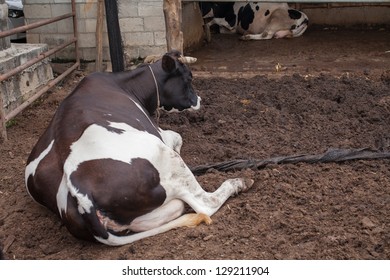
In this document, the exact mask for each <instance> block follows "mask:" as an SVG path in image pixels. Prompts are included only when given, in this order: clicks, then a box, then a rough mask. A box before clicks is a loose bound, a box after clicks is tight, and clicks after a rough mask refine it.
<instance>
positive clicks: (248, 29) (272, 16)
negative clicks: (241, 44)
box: [199, 2, 309, 41]
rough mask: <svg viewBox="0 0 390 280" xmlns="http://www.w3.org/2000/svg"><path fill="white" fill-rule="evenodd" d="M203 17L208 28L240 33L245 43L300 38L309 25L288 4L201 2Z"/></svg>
mask: <svg viewBox="0 0 390 280" xmlns="http://www.w3.org/2000/svg"><path fill="white" fill-rule="evenodd" d="M199 5H200V7H201V11H202V16H203V18H204V19H205V20H209V21H208V22H207V24H206V25H205V27H206V35H207V40H208V41H210V39H211V36H210V27H211V26H212V25H214V24H216V25H218V26H219V32H220V33H239V34H242V37H241V39H242V40H264V39H272V38H292V37H298V36H301V35H302V34H303V33H304V32H305V30H306V28H307V25H308V23H309V20H308V17H307V16H306V15H305V14H304V13H302V12H300V11H298V10H295V9H291V8H290V7H289V6H288V4H287V3H260V2H250V3H243V2H200V3H199Z"/></svg>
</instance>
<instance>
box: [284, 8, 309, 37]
mask: <svg viewBox="0 0 390 280" xmlns="http://www.w3.org/2000/svg"><path fill="white" fill-rule="evenodd" d="M288 15H289V17H290V18H291V19H292V20H294V24H293V25H292V26H291V29H290V30H291V32H292V37H299V36H301V35H302V34H303V33H304V32H305V31H306V28H307V25H308V24H309V18H308V17H307V15H305V14H304V13H302V12H301V11H298V10H294V9H289V10H288Z"/></svg>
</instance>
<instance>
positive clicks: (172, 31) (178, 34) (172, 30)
mask: <svg viewBox="0 0 390 280" xmlns="http://www.w3.org/2000/svg"><path fill="white" fill-rule="evenodd" d="M163 11H164V16H165V28H166V39H167V49H168V51H171V50H178V51H180V52H181V53H183V32H182V31H181V23H182V14H181V12H182V11H181V0H164V4H163Z"/></svg>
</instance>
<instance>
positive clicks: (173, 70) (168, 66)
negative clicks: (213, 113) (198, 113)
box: [160, 51, 201, 112]
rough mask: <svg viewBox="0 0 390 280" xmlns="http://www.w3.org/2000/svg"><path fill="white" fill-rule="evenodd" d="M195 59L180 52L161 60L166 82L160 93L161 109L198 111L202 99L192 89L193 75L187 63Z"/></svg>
mask: <svg viewBox="0 0 390 280" xmlns="http://www.w3.org/2000/svg"><path fill="white" fill-rule="evenodd" d="M193 60H194V58H189V57H183V56H182V55H181V54H180V52H178V51H171V52H169V53H167V54H165V55H164V56H163V57H162V59H161V60H160V63H161V67H162V69H163V71H164V72H165V75H164V76H165V81H164V82H163V83H162V84H163V88H162V92H160V107H161V108H163V109H164V110H166V111H168V112H174V111H183V110H186V109H190V110H198V109H199V108H200V100H201V98H200V97H199V96H198V95H197V94H196V93H195V91H194V89H193V87H192V73H191V71H190V69H189V68H188V66H187V65H186V63H190V62H193Z"/></svg>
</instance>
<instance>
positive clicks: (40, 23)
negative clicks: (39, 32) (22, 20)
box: [0, 12, 76, 38]
mask: <svg viewBox="0 0 390 280" xmlns="http://www.w3.org/2000/svg"><path fill="white" fill-rule="evenodd" d="M75 14H76V13H75V12H72V13H69V14H65V15H62V16H58V17H54V18H51V19H45V20H40V21H37V22H33V23H30V24H26V25H23V26H19V27H16V28H12V29H9V30H6V31H2V32H0V38H3V37H7V36H10V35H13V34H16V33H20V32H25V31H27V30H30V29H34V28H37V27H40V26H43V25H47V24H49V23H53V22H56V21H60V20H63V19H66V18H70V17H73V18H75V17H74V15H75Z"/></svg>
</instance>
